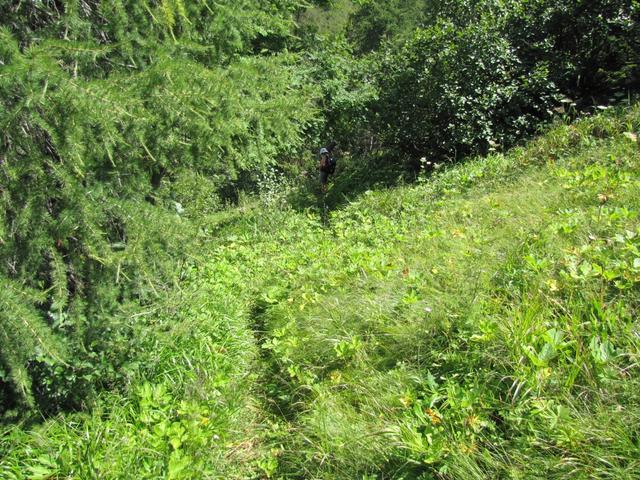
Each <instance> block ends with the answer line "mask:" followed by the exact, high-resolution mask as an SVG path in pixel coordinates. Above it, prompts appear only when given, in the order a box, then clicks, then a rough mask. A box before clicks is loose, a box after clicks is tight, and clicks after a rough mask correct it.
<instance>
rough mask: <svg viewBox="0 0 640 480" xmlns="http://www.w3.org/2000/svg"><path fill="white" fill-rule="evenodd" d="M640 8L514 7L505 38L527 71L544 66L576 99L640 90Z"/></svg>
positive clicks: (617, 1)
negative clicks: (544, 64) (639, 82)
mask: <svg viewBox="0 0 640 480" xmlns="http://www.w3.org/2000/svg"><path fill="white" fill-rule="evenodd" d="M639 20H640V7H639V6H638V3H637V2H629V1H626V0H602V1H592V2H584V1H560V2H551V1H546V0H542V1H531V2H513V3H512V5H511V8H510V10H509V11H508V14H507V20H506V24H505V33H506V35H507V37H508V38H509V39H510V41H511V43H512V45H513V46H514V48H515V49H516V51H517V53H518V57H519V58H520V59H521V61H522V62H523V64H524V65H526V66H527V68H531V67H532V66H534V65H536V64H539V63H540V62H544V63H546V64H548V66H549V79H550V80H551V81H553V82H554V83H555V84H556V85H558V87H559V88H560V89H561V90H562V91H563V93H564V94H565V95H569V96H570V97H571V98H574V99H580V100H583V99H584V101H585V102H589V101H593V99H592V98H591V97H595V98H597V99H599V101H607V100H608V99H609V98H610V97H611V96H612V95H614V94H615V93H618V94H620V95H622V96H624V94H625V93H626V91H628V90H637V89H638V86H639V84H638V78H639V75H638V72H639V70H638V69H639V68H640V54H639V53H638V52H639V51H640V50H639V47H640V43H639V42H640V30H639V28H640V27H639V26H638V25H639Z"/></svg>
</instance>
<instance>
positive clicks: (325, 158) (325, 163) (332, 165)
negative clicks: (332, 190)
mask: <svg viewBox="0 0 640 480" xmlns="http://www.w3.org/2000/svg"><path fill="white" fill-rule="evenodd" d="M335 148H336V142H331V144H329V145H328V146H326V147H323V148H321V149H320V184H321V185H322V191H323V192H326V191H327V182H328V181H329V175H331V174H332V173H334V172H335V171H336V163H337V162H336V159H335V157H334V156H333V155H332V153H333V150H334V149H335Z"/></svg>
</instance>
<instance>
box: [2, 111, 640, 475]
mask: <svg viewBox="0 0 640 480" xmlns="http://www.w3.org/2000/svg"><path fill="white" fill-rule="evenodd" d="M639 129H640V108H639V107H638V106H635V107H633V108H631V109H628V110H627V111H625V112H618V113H612V112H608V113H604V114H602V115H599V116H594V117H591V118H587V119H585V120H582V121H580V122H578V123H576V124H575V125H558V126H555V127H553V128H552V129H550V130H549V131H548V132H547V133H546V134H545V135H543V136H541V137H540V138H538V139H537V140H535V141H532V142H531V143H529V144H528V145H527V146H526V147H523V148H519V149H515V150H513V151H511V152H510V153H509V154H507V155H504V156H503V155H494V156H490V157H488V158H486V159H477V160H472V161H469V162H467V163H465V164H463V165H459V166H456V167H453V168H451V169H446V170H445V171H443V172H438V171H436V172H435V173H434V174H433V175H432V176H430V177H428V178H427V177H424V178H422V179H421V180H420V182H419V183H418V184H417V185H413V186H406V187H397V188H390V189H385V190H377V191H367V192H365V193H364V194H363V195H361V196H360V197H358V198H357V199H356V200H354V201H352V202H351V203H349V204H348V205H347V206H345V207H344V208H342V209H340V210H335V211H332V212H330V214H329V218H328V221H327V222H326V223H327V224H326V225H324V224H323V221H322V218H321V216H320V215H318V212H316V211H314V210H296V209H295V208H293V207H291V206H290V205H289V204H288V202H287V197H286V195H285V194H284V193H283V192H281V191H280V190H278V188H275V187H274V188H272V189H271V190H269V191H268V192H266V193H265V194H264V195H263V196H262V198H261V202H257V203H254V204H250V205H247V206H245V207H241V208H239V209H238V210H237V211H235V212H233V213H230V212H227V213H225V214H223V216H221V217H219V218H214V217H212V218H211V219H210V220H209V224H210V227H209V232H208V233H206V235H205V236H204V237H203V239H202V254H201V256H199V257H198V258H194V259H193V260H192V262H191V264H190V266H189V268H188V269H187V273H186V276H187V277H188V280H187V281H186V283H185V284H184V285H183V288H182V291H181V292H178V293H177V294H176V297H175V298H174V299H173V300H174V302H173V303H171V304H170V305H162V306H159V307H158V309H157V311H156V312H155V313H153V314H150V316H149V319H148V320H147V328H148V332H149V333H148V340H147V341H148V345H147V348H146V350H145V351H146V352H147V353H146V354H145V355H146V356H145V357H144V358H141V359H140V362H142V363H143V364H144V365H145V368H144V372H145V376H144V378H138V377H132V379H131V386H130V388H129V389H128V390H127V391H125V392H122V393H112V394H109V395H105V396H104V397H102V398H100V399H98V401H97V404H96V406H95V407H94V409H93V411H92V412H91V413H90V414H77V415H70V416H66V417H60V418H57V419H53V420H49V421H47V422H46V423H44V424H42V425H39V426H35V427H32V428H27V427H26V426H25V427H24V428H21V429H18V428H15V427H14V428H12V429H11V430H9V431H8V432H6V433H5V434H4V435H2V436H1V437H0V442H1V443H0V454H2V455H3V457H2V460H1V463H0V465H1V467H0V468H1V469H0V473H1V474H2V475H4V476H7V477H8V478H32V477H37V476H38V475H40V478H47V475H48V476H53V475H57V476H59V477H71V478H73V477H79V478H87V477H91V476H99V477H101V478H127V477H128V478H131V476H136V477H137V478H157V477H162V476H166V477H167V478H222V477H224V478H327V479H328V478H343V479H346V478H407V479H408V478H438V477H441V478H478V479H480V478H498V477H504V478H533V477H537V478H539V477H545V478H574V477H575V476H576V475H578V476H585V477H587V476H591V477H597V478H606V477H614V478H634V476H635V475H636V472H637V470H638V467H639V466H640V456H639V455H638V438H639V436H640V431H635V430H634V428H636V427H635V425H637V424H638V421H637V420H638V418H639V417H640V396H639V395H638V393H637V392H638V391H640V388H639V387H640V385H639V383H640V382H639V380H640V377H639V375H638V371H637V363H638V355H639V353H640V334H639V333H638V332H639V330H638V323H637V312H638V306H639V303H640V302H639V298H640V297H639V296H638V286H639V283H640V250H639V249H640V225H639V221H638V213H639V212H640V182H639V181H638V173H639V172H638V171H639V168H640V152H639V149H638V143H637V133H638V131H639ZM338 181H339V179H338Z"/></svg>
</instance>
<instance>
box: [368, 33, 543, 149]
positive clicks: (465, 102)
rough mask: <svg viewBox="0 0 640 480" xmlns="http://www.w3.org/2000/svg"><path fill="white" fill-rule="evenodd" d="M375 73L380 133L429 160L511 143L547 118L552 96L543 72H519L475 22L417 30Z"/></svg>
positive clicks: (494, 36)
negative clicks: (377, 83)
mask: <svg viewBox="0 0 640 480" xmlns="http://www.w3.org/2000/svg"><path fill="white" fill-rule="evenodd" d="M379 75H380V84H381V87H380V105H379V107H378V109H379V112H380V127H379V128H380V131H381V132H382V135H384V136H385V138H386V139H387V142H388V143H389V144H390V145H392V146H394V147H396V148H397V149H399V150H401V151H405V152H408V153H411V154H413V155H416V156H417V155H421V156H426V157H429V158H432V159H434V160H440V159H450V160H455V159H458V158H462V157H464V156H466V155H469V154H472V153H476V152H486V151H487V150H488V149H489V148H490V147H491V146H492V145H493V146H495V145H498V144H510V143H512V142H513V141H514V140H515V139H516V138H519V137H521V136H522V135H524V134H526V133H528V132H531V131H532V130H533V129H534V128H535V127H536V125H537V123H538V122H539V120H540V119H542V118H544V117H545V116H546V115H547V114H548V113H547V110H548V108H549V107H550V106H551V105H552V103H553V99H554V94H555V89H554V85H553V84H552V83H551V82H549V80H548V79H547V77H546V71H545V70H544V68H542V67H540V68H538V69H537V70H536V71H535V72H530V74H529V75H525V72H523V71H522V70H521V69H520V65H519V61H518V58H517V57H516V56H515V55H514V52H513V50H512V49H511V46H510V45H509V43H508V41H507V40H505V39H504V38H503V37H502V35H501V33H500V31H499V30H497V29H496V28H493V27H492V26H490V25H488V24H480V23H479V24H473V25H469V26H467V27H465V28H458V27H456V26H455V25H453V24H452V23H449V22H441V23H439V24H437V25H434V26H433V27H430V28H428V29H423V30H419V31H417V32H416V34H415V35H414V37H413V38H412V39H411V40H410V41H408V42H407V43H406V44H405V45H403V46H402V48H400V49H399V50H397V51H392V52H390V54H388V55H387V57H386V58H385V61H384V62H383V64H382V68H381V71H380V74H379Z"/></svg>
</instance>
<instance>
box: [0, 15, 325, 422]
mask: <svg viewBox="0 0 640 480" xmlns="http://www.w3.org/2000/svg"><path fill="white" fill-rule="evenodd" d="M23 5H24V6H23V7H20V6H16V8H17V10H15V9H14V10H12V12H13V14H15V15H16V16H17V17H16V18H22V17H20V15H22V14H24V15H27V16H28V17H29V15H28V14H27V13H25V12H23V11H22V10H21V8H24V9H28V8H30V7H29V6H28V5H26V4H23ZM181 5H182V3H181V2H165V3H162V5H161V7H162V8H163V9H164V10H166V12H165V13H166V15H167V18H169V13H168V12H169V11H170V9H175V12H176V15H174V20H173V21H174V24H173V26H172V27H171V28H173V29H174V30H175V31H174V33H175V34H177V32H178V30H179V25H180V22H186V19H185V18H184V15H185V14H184V12H183V13H181V11H182V10H183V9H184V8H186V7H184V6H181ZM200 5H201V6H202V5H206V4H200ZM285 7H286V6H285V5H284V4H281V5H280V7H278V8H285ZM12 8H13V7H12ZM42 8H43V9H47V8H54V7H53V6H51V5H49V4H46V5H44V6H43V7H42ZM91 8H93V7H91ZM221 8H222V7H221ZM229 8H230V9H231V10H233V12H236V13H238V14H240V10H236V9H237V8H239V7H238V4H234V6H229ZM262 8H266V6H265V5H263V6H261V7H260V8H259V9H258V10H260V11H261V9H262ZM287 8H288V7H287ZM92 12H93V10H92ZM50 13H51V15H48V16H46V18H47V19H48V20H47V22H48V23H46V25H40V24H38V25H40V26H39V27H38V28H40V30H38V31H39V32H40V33H41V34H44V33H45V31H46V32H49V33H48V34H49V35H52V36H53V37H55V35H57V34H55V33H51V32H50V31H49V30H47V29H53V30H51V31H52V32H53V31H57V30H56V29H59V28H60V29H61V28H63V27H62V24H64V23H65V22H66V21H67V20H69V19H70V18H76V16H74V15H76V14H75V13H73V10H72V9H67V10H65V13H64V15H63V14H62V13H60V16H59V17H56V16H55V15H54V14H53V13H52V12H50ZM85 13H86V12H85ZM94 13H95V12H94ZM156 13H157V12H156ZM255 13H256V18H257V20H256V19H254V21H260V22H261V21H263V20H264V19H263V20H260V15H261V14H260V12H259V11H257V12H255ZM86 14H87V15H88V13H86ZM186 14H187V15H188V14H189V11H186ZM78 15H79V16H80V17H83V15H85V14H81V13H78ZM149 15H150V13H149ZM230 15H231V13H230ZM242 15H247V12H244V13H242ZM29 18H32V17H29ZM78 18H79V17H78ZM130 20H131V19H130ZM25 21H26V20H25ZM69 21H70V20H69ZM239 21H240V20H239ZM58 22H62V23H58ZM241 23H242V22H241ZM17 25H20V24H17ZM73 25H75V24H73ZM87 25H94V24H92V23H91V24H89V23H88V24H87ZM243 25H244V23H243ZM14 26H15V25H14ZM34 28H35V27H34ZM73 28H80V27H79V26H78V25H75V26H74V27H73ZM251 28H253V27H251ZM256 28H258V27H256ZM65 29H66V27H65ZM232 30H233V29H227V27H225V31H227V32H232ZM29 31H31V30H29ZM65 31H66V30H65ZM72 31H76V30H73V29H72V28H71V26H69V32H72ZM25 32H26V30H25ZM25 32H21V33H22V34H24V35H27V33H28V32H27V33H25ZM263 33H264V35H268V34H269V30H264V32H263ZM1 35H2V40H3V41H2V50H0V57H1V58H0V59H1V60H2V62H3V69H2V73H1V74H0V98H1V99H2V103H1V106H0V124H1V125H2V130H3V137H2V143H1V144H0V158H1V160H2V162H1V165H0V169H1V175H2V187H1V191H0V203H1V204H2V211H3V214H2V218H1V227H0V258H1V260H2V261H1V267H0V277H2V281H3V282H5V283H6V284H8V285H12V287H11V289H10V290H8V292H14V293H13V294H10V293H7V295H10V298H8V299H7V301H6V302H7V308H6V309H5V311H6V312H9V311H10V307H9V306H8V305H12V304H13V303H15V302H17V299H18V298H20V296H22V298H23V300H22V306H21V310H20V311H21V312H23V314H22V315H23V317H24V320H23V321H24V324H25V325H27V326H28V328H29V329H32V330H33V332H34V334H33V335H26V334H25V331H24V329H22V330H19V329H17V327H16V320H15V319H11V318H10V316H9V315H8V314H3V317H2V328H3V330H4V331H5V336H7V335H10V336H11V338H10V341H9V343H8V344H10V345H12V347H11V348H7V349H5V348H3V349H2V352H1V353H0V358H1V361H2V364H3V365H4V368H5V369H7V375H8V376H7V377H6V378H4V377H3V379H4V380H6V379H8V378H11V379H12V381H11V382H10V383H11V384H12V385H13V389H14V390H15V391H16V392H20V394H19V395H18V398H22V399H25V400H26V401H28V402H32V401H33V398H34V396H35V398H36V400H37V401H38V404H39V405H40V407H41V408H42V409H45V410H47V411H55V410H56V409H58V408H69V407H79V406H81V405H85V404H86V403H87V401H88V400H89V397H90V395H89V392H91V391H92V390H93V387H94V386H110V387H112V386H115V385H117V384H119V383H120V382H121V381H122V377H123V375H122V374H121V373H119V369H120V367H121V366H122V365H123V364H124V363H126V362H128V361H130V360H131V359H132V358H135V356H136V355H137V352H138V351H139V348H140V347H139V345H138V344H137V342H138V341H137V340H136V339H135V338H133V336H134V333H133V332H134V331H135V327H134V326H132V325H131V323H130V322H129V321H128V320H127V318H130V317H131V316H132V315H135V314H136V312H137V311H139V310H141V309H143V308H147V307H148V306H149V305H150V304H152V303H153V302H155V301H158V300H159V299H161V298H163V297H164V296H165V295H166V294H167V292H168V291H169V290H170V289H171V288H174V286H175V284H176V282H177V280H178V278H179V277H180V275H181V274H182V272H181V271H180V268H179V265H183V264H184V262H185V261H186V259H187V258H188V256H189V255H190V254H191V251H192V248H195V245H196V243H197V238H196V237H197V233H198V230H199V228H200V226H201V223H202V221H203V217H202V215H203V214H207V213H211V212H212V211H214V210H216V209H217V208H219V207H220V206H221V205H222V204H223V202H225V201H228V200H229V197H230V196H231V194H232V193H233V191H234V190H235V189H239V188H247V187H251V186H252V185H253V184H254V183H255V179H256V177H257V176H258V175H259V174H260V173H261V172H265V171H266V170H267V169H268V168H269V167H270V166H272V165H274V164H276V163H278V161H281V162H283V163H286V159H288V158H291V157H293V156H295V155H296V154H297V152H298V151H299V149H300V147H301V145H302V144H303V142H304V138H305V131H306V130H308V129H311V128H312V127H313V125H315V123H316V122H317V120H316V119H315V116H316V111H315V107H314V104H313V103H314V100H315V98H316V95H317V93H316V89H315V88H314V87H313V86H310V85H306V84H305V82H304V81H303V79H304V72H302V71H301V69H299V68H298V66H297V61H298V60H297V58H296V57H295V56H292V55H284V54H283V55H279V56H275V55H274V56H261V57H258V56H248V57H242V58H237V59H236V60H234V61H233V62H231V63H228V64H227V65H224V66H219V65H216V64H215V62H214V63H213V65H212V66H207V65H206V64H203V63H200V62H198V61H197V60H196V59H195V57H194V56H190V55H189V56H181V55H176V56H171V55H172V54H175V50H173V49H172V48H168V49H167V50H163V49H162V47H158V45H156V47H157V48H156V47H154V48H155V49H154V50H153V58H152V57H149V58H148V60H149V62H150V64H149V65H147V66H146V67H145V68H141V69H140V71H127V69H115V70H112V71H110V73H109V75H108V77H106V78H102V74H103V73H106V71H104V70H103V71H102V73H100V72H99V71H98V70H99V69H100V68H101V67H100V62H101V60H99V58H98V57H96V56H95V55H89V56H87V57H82V58H81V57H79V56H77V55H76V54H74V55H76V56H75V57H74V56H72V57H68V56H67V53H65V52H68V51H69V50H71V51H76V50H77V51H79V52H80V51H84V50H83V49H84V46H86V45H88V43H87V42H90V41H92V40H88V39H81V40H73V41H72V40H71V39H66V38H61V39H56V38H52V37H50V38H45V39H43V40H42V41H37V42H34V43H33V44H32V45H29V46H26V45H23V46H22V48H21V46H20V44H19V41H18V39H17V38H16V37H15V35H14V34H12V33H10V32H9V31H8V30H7V29H3V30H1ZM69 35H71V33H69ZM185 35H187V34H186V33H185ZM261 35H262V34H261ZM197 38H198V39H200V40H202V38H204V37H197ZM251 38H255V37H251ZM23 41H24V40H23ZM194 41H195V40H194ZM202 41H204V40H202ZM243 41H244V40H243ZM219 45H220V46H221V48H227V47H224V44H223V43H221V44H219ZM58 47H60V48H58ZM101 48H102V47H101ZM243 49H245V50H246V48H245V47H243ZM142 50H144V49H141V51H142ZM245 50H242V51H245ZM240 51H241V50H238V52H240ZM147 53H148V51H147ZM102 54H104V55H106V56H105V57H103V59H104V58H109V59H110V60H112V61H114V62H115V61H117V59H118V55H120V53H117V52H115V53H114V52H112V51H111V50H110V49H109V48H107V47H105V49H104V51H103V52H102V53H101V55H102ZM78 55H80V54H78ZM229 55H231V54H230V53H229ZM132 61H133V60H132ZM207 63H211V62H207ZM96 69H98V70H96ZM267 79H268V80H267ZM283 159H284V160H283ZM34 294H37V295H36V297H37V300H36V299H35V298H36V297H34ZM21 321H22V320H21ZM44 332H46V334H45V333H44ZM62 343H66V344H68V347H69V348H68V349H67V350H68V352H67V353H68V355H67V356H63V355H57V356H54V355H52V354H50V352H55V351H56V349H55V348H54V345H56V344H62ZM27 366H29V368H27ZM34 382H35V383H34ZM32 390H33V392H32ZM3 403H4V402H3ZM7 403H11V402H9V401H8V402H7Z"/></svg>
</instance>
